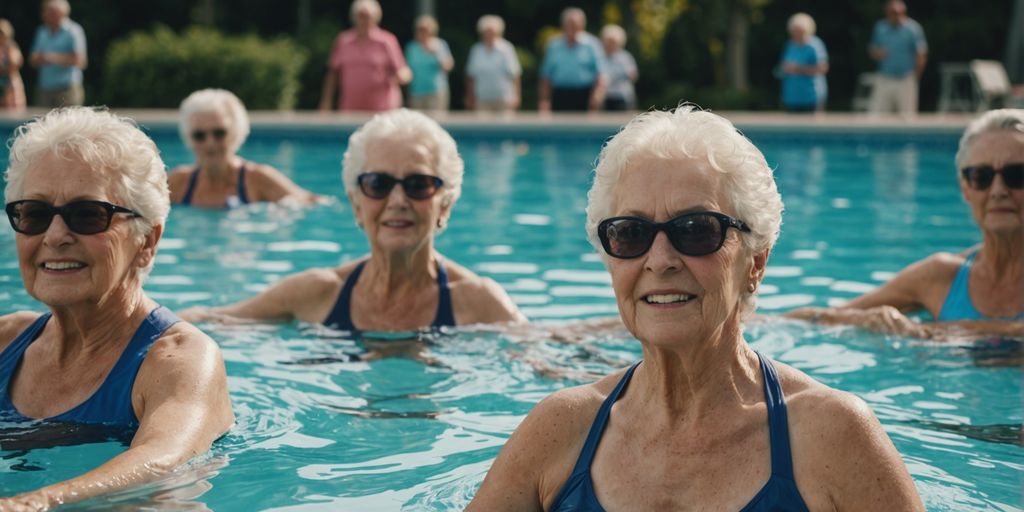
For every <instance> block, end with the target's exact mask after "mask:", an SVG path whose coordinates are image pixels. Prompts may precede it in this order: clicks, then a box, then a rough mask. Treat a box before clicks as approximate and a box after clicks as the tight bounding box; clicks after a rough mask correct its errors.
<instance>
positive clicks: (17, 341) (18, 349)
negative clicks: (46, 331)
mask: <svg viewBox="0 0 1024 512" xmlns="http://www.w3.org/2000/svg"><path fill="white" fill-rule="evenodd" d="M50 316H51V313H49V312H47V313H44V314H42V315H40V316H39V318H37V319H35V321H33V322H32V323H31V324H30V325H29V326H28V327H27V328H26V329H25V330H24V331H21V334H19V335H18V337H17V338H14V340H12V341H11V343H10V344H9V345H7V348H5V349H4V351H3V352H0V410H3V409H5V408H12V407H13V406H11V405H8V404H9V403H10V396H9V394H8V391H7V389H8V387H9V386H10V385H11V377H13V376H14V370H15V368H17V367H18V364H19V363H21V357H22V356H23V355H24V354H25V350H27V349H28V346H29V345H31V344H32V342H33V341H35V340H36V338H38V337H39V334H40V333H42V332H43V327H45V326H46V322H48V321H49V320H50Z"/></svg>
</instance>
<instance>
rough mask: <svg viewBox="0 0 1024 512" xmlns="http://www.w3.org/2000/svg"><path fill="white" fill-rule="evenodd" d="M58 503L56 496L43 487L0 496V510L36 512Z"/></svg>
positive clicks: (59, 502) (48, 508)
mask: <svg viewBox="0 0 1024 512" xmlns="http://www.w3.org/2000/svg"><path fill="white" fill-rule="evenodd" d="M60 504H61V501H60V500H59V499H58V498H57V496H55V495H54V494H53V493H51V492H49V491H48V490H47V488H45V487H44V488H42V489H37V490H35V491H32V492H26V493H23V494H19V495H17V496H13V497H10V498H0V510H2V511H4V512H8V511H10V512H30V511H31V512H38V511H43V510H50V509H52V508H53V507H55V506H57V505H60Z"/></svg>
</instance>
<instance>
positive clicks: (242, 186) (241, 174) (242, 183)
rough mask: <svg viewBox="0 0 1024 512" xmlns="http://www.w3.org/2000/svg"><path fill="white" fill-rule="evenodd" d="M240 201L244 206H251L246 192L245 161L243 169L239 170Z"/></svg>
mask: <svg viewBox="0 0 1024 512" xmlns="http://www.w3.org/2000/svg"><path fill="white" fill-rule="evenodd" d="M238 200H239V201H241V203H242V204H249V196H248V195H247V194H246V192H245V161H244V160H243V161H242V167H241V168H239V169H238Z"/></svg>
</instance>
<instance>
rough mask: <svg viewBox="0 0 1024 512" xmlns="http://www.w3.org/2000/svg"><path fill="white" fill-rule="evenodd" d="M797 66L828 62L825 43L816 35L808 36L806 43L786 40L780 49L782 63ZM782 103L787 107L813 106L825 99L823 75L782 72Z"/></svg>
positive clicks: (825, 90)
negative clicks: (783, 46)
mask: <svg viewBox="0 0 1024 512" xmlns="http://www.w3.org/2000/svg"><path fill="white" fill-rule="evenodd" d="M787 62H788V63H790V64H796V65H797V66H817V65H819V64H822V63H828V53H827V52H826V51H825V43H823V42H821V39H818V37H817V36H810V37H809V38H808V40H807V42H806V43H802V44H801V43H796V42H793V40H792V39H790V40H789V41H787V42H786V46H785V48H784V49H783V50H782V63H783V64H785V63H787ZM783 73H784V75H783V77H782V103H783V104H784V105H786V106H787V107H813V106H817V105H818V104H821V103H823V102H824V101H825V94H826V92H827V89H826V87H827V86H826V84H825V75H822V74H817V75H814V76H810V75H797V74H789V73H785V72H783Z"/></svg>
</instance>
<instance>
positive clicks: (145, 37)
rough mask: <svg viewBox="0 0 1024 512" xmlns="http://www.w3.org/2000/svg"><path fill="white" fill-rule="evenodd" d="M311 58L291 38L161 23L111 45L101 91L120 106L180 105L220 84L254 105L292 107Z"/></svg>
mask: <svg viewBox="0 0 1024 512" xmlns="http://www.w3.org/2000/svg"><path fill="white" fill-rule="evenodd" d="M307 59H308V52H307V51H306V50H305V49H303V48H301V47H299V46H297V45H296V44H295V43H293V42H292V41H291V40H289V39H287V38H278V39H275V40H273V41H266V40H263V39H260V38H259V37H256V36H254V35H248V36H241V37H227V36H224V35H222V34H221V33H219V32H217V31H216V30H211V29H208V28H199V27H193V28H189V29H187V30H186V31H184V32H183V33H182V34H181V35H178V34H175V33H174V32H173V31H171V30H170V29H169V28H167V27H165V26H161V25H158V26H156V27H155V28H154V29H153V31H152V32H150V33H144V32H135V33H132V34H130V35H128V36H127V37H125V38H122V39H119V40H117V41H115V42H114V43H112V44H111V45H110V47H109V49H108V50H107V58H106V66H105V68H104V70H103V71H104V74H103V87H102V93H101V96H102V98H103V100H104V102H105V103H107V104H109V105H115V106H117V107H142V108H177V107H178V105H179V104H180V103H181V100H183V99H184V98H185V97H186V96H188V95H189V94H190V93H192V92H193V91H195V90H198V89H204V88H207V87H219V88H223V89H227V90H230V91H232V92H234V93H235V94H236V95H237V96H238V97H239V98H241V100H242V102H244V103H245V105H246V107H248V108H250V109H264V110H266V109H291V108H294V107H295V102H296V99H297V97H298V93H299V79H298V77H299V73H300V72H301V71H302V69H303V67H304V66H305V64H306V61H307Z"/></svg>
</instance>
